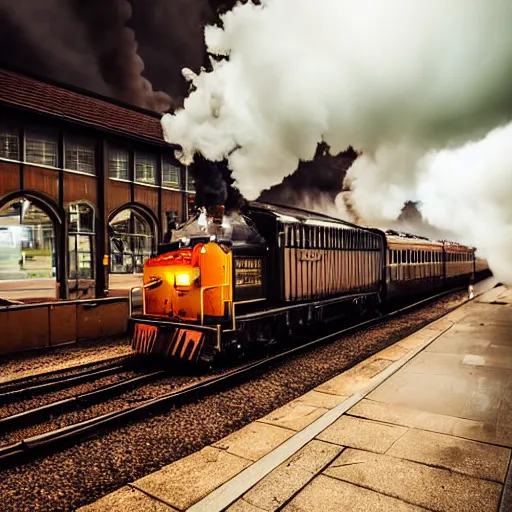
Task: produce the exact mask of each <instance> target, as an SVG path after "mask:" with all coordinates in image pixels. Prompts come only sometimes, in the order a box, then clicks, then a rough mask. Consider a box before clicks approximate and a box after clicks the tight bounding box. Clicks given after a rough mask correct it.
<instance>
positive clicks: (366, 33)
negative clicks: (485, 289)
mask: <svg viewBox="0 0 512 512" xmlns="http://www.w3.org/2000/svg"><path fill="white" fill-rule="evenodd" d="M511 26H512V2H510V1H509V0H450V1H449V2H447V1H446V0H429V1H428V2H427V1H425V0H387V1H386V2H379V1H377V0H315V1H311V0H263V1H262V5H261V6H254V5H252V4H250V3H249V4H245V5H238V6H237V7H235V8H234V9H233V11H231V12H229V13H227V14H226V15H225V16H224V17H223V28H222V29H221V28H218V27H207V28H206V30H205V39H206V43H207V47H208V50H209V52H210V53H212V54H217V55H227V56H229V60H223V61H220V62H219V63H217V64H215V66H214V69H213V71H212V72H202V73H200V74H199V75H198V76H197V77H195V78H194V79H193V84H194V90H193V92H191V94H190V95H189V97H188V98H187V100H186V101H185V108H184V110H181V111H179V112H178V113H177V114H175V115H174V116H171V115H167V116H164V118H163V120H162V123H163V126H164V133H165V136H166V139H167V140H168V141H169V142H172V143H177V144H180V145H181V146H182V148H183V153H184V155H183V158H185V159H186V158H190V157H191V155H193V154H194V153H195V152H197V151H199V152H201V153H202V154H203V155H204V156H205V157H206V158H208V159H210V160H221V159H223V158H225V157H228V159H229V165H230V167H231V168H232V169H233V172H234V177H235V178H236V179H237V185H238V186H239V188H240V190H241V191H242V193H243V194H244V195H245V196H246V197H247V198H249V199H252V198H255V197H257V195H258V194H259V192H260V191H261V190H262V189H264V188H268V187H269V186H271V185H274V184H276V183H279V182H280V181H281V180H282V178H283V177H285V176H286V175H288V174H290V173H291V172H293V171H294V170H295V169H296V168H297V165H298V161H299V159H303V160H309V159H312V158H313V156H314V153H315V150H316V146H317V143H318V142H320V141H321V140H324V141H325V142H326V143H327V144H329V145H330V146H331V151H332V153H333V154H336V153H338V152H339V151H342V150H344V149H346V148H347V147H348V146H349V145H352V146H353V147H355V148H356V149H358V150H360V151H362V152H363V156H362V157H360V158H359V159H358V160H357V161H356V163H355V164H354V165H353V166H352V168H351V169H350V170H349V178H350V180H351V184H352V189H353V191H354V192H353V198H352V199H353V201H354V203H355V206H356V209H357V211H358V212H359V213H360V214H361V215H362V217H363V218H365V220H366V221H367V222H368V223H379V224H382V222H385V221H386V220H391V219H393V220H394V219H396V217H397V216H398V214H399V213H400V210H401V208H402V206H403V203H404V201H406V200H408V199H412V200H416V199H419V200H421V201H422V207H421V208H422V212H423V214H424V215H425V217H426V218H427V220H428V221H429V222H430V223H431V224H432V225H434V226H436V227H439V228H441V229H450V230H452V231H454V232H456V233H457V234H458V236H459V237H460V239H461V241H464V242H466V243H472V244H475V245H476V246H477V247H479V248H480V249H481V252H482V253H483V254H484V255H486V256H488V257H489V258H490V261H491V264H494V268H495V270H498V271H499V272H501V275H502V276H505V277H506V279H508V280H509V282H512V268H511V270H510V278H509V277H508V276H506V274H505V271H504V269H506V268H507V265H508V267H512V242H504V240H506V239H507V235H509V234H510V232H511V229H512V217H511V214H512V203H511V202H510V201H507V200H503V198H504V197H511V195H510V192H512V190H510V189H511V188H512V158H511V157H510V156H509V155H507V154H506V147H507V142H512V128H510V127H509V126H506V125H507V123H508V122H509V121H510V120H511V119H512V89H511V88H510V85H509V84H510V83H511V82H512V30H511V29H510V27H511ZM499 126H506V127H505V128H502V129H498V130H495V129H496V128H497V127H499ZM492 130H494V131H492ZM488 132H491V133H489V135H487V136H486V134H487V133H488ZM475 141H476V142H475ZM478 141H480V142H478ZM470 142H471V143H470ZM468 143H470V144H468ZM458 147H459V149H456V148H458ZM454 148H455V149H454ZM494 151H501V153H499V154H495V153H494ZM438 152H439V153H438ZM425 155H427V156H425ZM469 164H471V165H469ZM494 180H499V181H500V183H496V182H495V181H494ZM498 200H501V201H502V202H501V203H500V202H497V201H498ZM455 219H457V221H456V220H455ZM493 233H495V234H493ZM508 239H510V236H508Z"/></svg>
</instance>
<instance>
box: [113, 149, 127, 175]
mask: <svg viewBox="0 0 512 512" xmlns="http://www.w3.org/2000/svg"><path fill="white" fill-rule="evenodd" d="M128 169H129V155H128V151H126V150H124V149H120V148H109V150H108V175H109V176H110V177H111V178H117V179H119V180H128V179H130V174H129V171H128Z"/></svg>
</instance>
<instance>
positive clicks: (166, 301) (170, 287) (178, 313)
mask: <svg viewBox="0 0 512 512" xmlns="http://www.w3.org/2000/svg"><path fill="white" fill-rule="evenodd" d="M188 243H189V246H187V247H179V248H178V249H176V250H174V251H171V252H167V253H164V254H161V255H159V256H156V257H155V258H152V259H150V260H148V261H147V262H146V264H145V266H144V277H143V283H144V284H143V315H142V316H140V317H139V318H137V317H136V316H134V317H133V318H132V319H133V335H132V347H133V349H134V350H135V351H136V352H139V353H151V352H157V353H159V354H161V355H162V354H164V355H170V356H178V357H179V358H181V359H188V360H195V359H196V358H197V356H198V355H199V353H200V352H201V349H202V346H203V344H204V342H205V340H206V338H207V337H209V338H210V340H211V341H212V342H213V343H215V342H216V337H217V334H218V331H219V328H220V327H219V326H220V324H222V323H225V322H228V321H229V318H230V311H231V304H232V294H233V292H232V279H231V275H232V253H231V251H230V249H229V248H228V247H227V246H226V245H223V244H222V243H218V242H217V241H215V240H212V241H208V242H206V243H195V244H194V241H193V240H190V241H189V242H188Z"/></svg>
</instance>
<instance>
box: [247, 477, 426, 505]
mask: <svg viewBox="0 0 512 512" xmlns="http://www.w3.org/2000/svg"><path fill="white" fill-rule="evenodd" d="M240 510H242V509H240ZM423 510H425V509H424V508H421V507H417V506H414V505H410V504H408V503H404V502H403V501H400V500H397V499H395V498H391V497H389V496H384V495H383V494H379V493H377V492H373V491H370V490H368V489H365V488H363V487H358V486H356V485H352V484H349V483H347V482H342V481H341V480H336V479H334V478H328V477H327V476H322V475H320V476H319V477H317V478H315V479H314V480H313V482H312V483H311V484H310V485H308V486H307V487H306V488H305V489H304V490H303V491H301V492H300V493H299V494H298V495H297V496H296V497H295V498H294V499H293V500H292V501H291V502H290V503H289V504H288V505H287V506H286V507H285V508H284V509H283V512H319V511H321V512H341V511H347V512H349V511H350V512H420V511H423Z"/></svg>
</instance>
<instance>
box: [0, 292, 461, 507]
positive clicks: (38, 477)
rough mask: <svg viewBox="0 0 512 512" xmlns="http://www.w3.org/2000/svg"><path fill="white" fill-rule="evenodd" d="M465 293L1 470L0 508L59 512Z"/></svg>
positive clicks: (298, 391)
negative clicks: (240, 381)
mask: <svg viewBox="0 0 512 512" xmlns="http://www.w3.org/2000/svg"><path fill="white" fill-rule="evenodd" d="M466 297H467V294H466V293H463V292H460V293H454V294H451V295H450V296H448V297H445V298H443V299H440V300H438V301H437V302H435V303H433V304H431V305H428V306H425V307H424V308H423V309H421V310H417V311H414V312H412V313H409V314H406V315H404V316H401V317H399V318H396V319H394V320H391V321H388V322H386V323H384V324H382V325H379V326H377V327H373V328H369V329H365V330H364V331H362V332H359V333H356V334H353V335H350V336H346V337H344V338H342V339H340V340H338V341H336V342H334V343H331V344H328V345H325V346H320V347H318V348H316V349H313V350H310V351H309V352H305V353H303V354H300V355H297V356H295V357H293V358H291V359H288V360H286V361H284V362H281V363H278V364H276V365H275V366H274V367H273V368H271V369H269V370H267V371H265V372H264V373H263V374H262V375H260V376H259V377H257V378H255V379H253V380H251V381H250V382H247V383H244V384H241V385H238V386H236V387H234V388H232V389H227V390H225V391H223V392H220V393H218V394H216V395H212V396H209V397H206V398H203V399H201V400H200V401H198V402H196V403H192V404H189V405H185V406H183V407H180V408H179V409H176V410H171V411H169V412H167V413H165V414H160V415H158V416H153V417H148V418H146V419H144V420H140V421H138V422H135V423H132V424H129V425H126V426H123V427H119V428H116V429H113V430H110V431H108V432H105V433H102V434H100V435H98V436H97V437H95V438H93V439H90V440H87V441H85V442H83V443H82V444H80V445H77V446H74V447H72V448H70V449H67V450H65V451H63V452H61V453H57V454H53V455H51V456H49V457H47V458H45V459H42V460H38V461H34V462H31V463H28V464H26V465H24V466H21V467H18V468H12V469H9V470H5V471H2V472H1V478H0V510H9V511H18V510H19V511H59V512H64V511H71V510H75V509H76V508H78V507H80V506H82V505H85V504H87V503H90V502H93V501H95V500H97V499H99V498H100V497H102V496H104V495H105V494H107V493H109V492H112V491H114V490H116V489H118V488H120V487H122V486H123V485H126V484H127V483H129V482H132V481H133V480H136V479H138V478H140V477H142V476H144V475H147V474H149V473H151V472H153V471H156V470H158V469H160V468H161V467H163V466H165V465H167V464H170V463H171V462H173V461H175V460H177V459H180V458H182V457H185V456H186V455H189V454H190V453H193V452H195V451H197V450H200V449H201V448H203V447H204V446H206V445H209V444H211V443H214V442H216V441H218V440H219V439H221V438H222V437H224V436H226V435H228V434H230V433H231V432H233V431H235V430H237V429H239V428H241V427H243V426H244V425H246V424H248V423H250V422H251V421H254V420H256V419H258V418H260V417H261V416H263V415H265V414H268V413H269V412H271V411H272V410H274V409H276V408H277V407H280V406H282V405H284V404H285V403H287V402H289V401H290V400H293V399H295V398H297V397H299V396H300V395H302V394H304V393H306V392H307V391H309V390H310V389H312V388H314V387H315V386H317V385H319V384H321V383H322V382H325V381H326V380H328V379H330V378H332V377H334V376H335V375H337V374H339V373H340V372H341V371H343V370H346V369H347V368H349V367H351V366H353V365H354V364H357V363H358V362H360V361H362V360H364V359H365V358H367V357H369V356H370V355H372V354H374V353H376V352H377V351H379V350H381V349H383V348H384V347H386V346H389V345H390V344H392V343H394V342H396V341H397V340H399V339H401V338H403V337H405V336H407V335H408V334H410V333H412V332H414V331H415V330H417V329H419V328H421V327H422V326H424V325H425V324H427V323H428V322H429V321H431V320H433V319H434V318H436V317H437V316H439V315H440V314H442V313H446V312H448V311H449V310H450V309H452V308H453V307H455V306H457V305H459V304H461V303H462V302H463V300H464V299H465V298H466ZM190 378H191V379H193V377H190ZM195 378H196V379H197V376H196V377H195ZM134 399H136V398H135V397H134ZM109 403H110V402H109ZM109 406H110V405H109ZM95 407H100V408H101V404H100V405H99V406H95ZM100 413H101V410H95V414H100Z"/></svg>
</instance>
